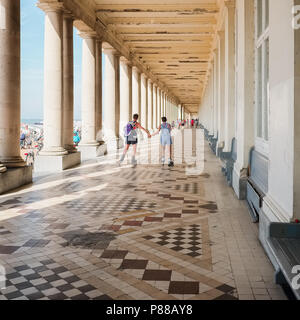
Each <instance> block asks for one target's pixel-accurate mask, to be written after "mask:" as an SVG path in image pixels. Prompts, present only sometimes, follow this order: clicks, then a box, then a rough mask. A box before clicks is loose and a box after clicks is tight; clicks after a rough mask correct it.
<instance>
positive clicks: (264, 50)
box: [254, 0, 270, 157]
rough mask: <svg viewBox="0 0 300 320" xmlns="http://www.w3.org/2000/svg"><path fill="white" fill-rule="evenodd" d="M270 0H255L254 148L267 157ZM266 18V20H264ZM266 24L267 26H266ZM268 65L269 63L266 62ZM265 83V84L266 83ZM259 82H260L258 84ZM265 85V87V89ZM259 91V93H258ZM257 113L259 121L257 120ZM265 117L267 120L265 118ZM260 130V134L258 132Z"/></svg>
mask: <svg viewBox="0 0 300 320" xmlns="http://www.w3.org/2000/svg"><path fill="white" fill-rule="evenodd" d="M258 1H262V12H261V19H262V20H261V30H262V31H261V34H260V35H258V27H259V26H258V13H259V12H258V7H259V6H258ZM267 1H269V5H268V8H269V6H270V0H255V40H254V41H255V148H256V150H257V151H258V152H260V153H262V154H264V155H265V156H267V157H268V155H269V128H270V126H269V117H270V95H269V68H267V70H268V79H267V80H266V77H267V73H266V62H267V61H266V58H267V57H268V56H269V50H270V47H269V46H267V44H269V39H270V25H269V21H270V19H269V13H268V15H266V8H267V6H266V4H267ZM266 17H268V19H266ZM267 22H268V25H267ZM260 49H261V57H260V58H261V61H259V50H260ZM260 62H261V74H258V66H259V63H260ZM268 64H269V61H268ZM266 81H267V82H266ZM259 82H261V83H260V84H259ZM266 85H267V87H266ZM259 90H261V92H260V93H259ZM259 95H260V99H259V100H261V101H260V104H261V105H260V106H259V105H258V97H259ZM259 111H260V113H261V115H260V116H261V119H260V121H258V120H259V114H258V113H259ZM266 117H267V118H266ZM260 130H261V134H260V132H259V131H260Z"/></svg>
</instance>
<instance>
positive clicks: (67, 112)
mask: <svg viewBox="0 0 300 320" xmlns="http://www.w3.org/2000/svg"><path fill="white" fill-rule="evenodd" d="M73 20H74V18H73V17H72V15H71V14H67V13H64V16H63V146H64V148H65V149H66V150H67V151H68V152H77V150H76V148H74V146H73V131H74V71H73V70H74V58H73Z"/></svg>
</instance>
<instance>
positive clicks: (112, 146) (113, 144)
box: [105, 138, 124, 154]
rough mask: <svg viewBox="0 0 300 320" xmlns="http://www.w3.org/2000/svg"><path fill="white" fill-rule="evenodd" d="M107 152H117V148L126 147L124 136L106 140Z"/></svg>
mask: <svg viewBox="0 0 300 320" xmlns="http://www.w3.org/2000/svg"><path fill="white" fill-rule="evenodd" d="M105 143H106V145H107V153H108V154H110V153H115V152H116V151H117V150H119V149H122V148H124V141H123V139H122V138H113V139H109V140H107V141H106V142H105Z"/></svg>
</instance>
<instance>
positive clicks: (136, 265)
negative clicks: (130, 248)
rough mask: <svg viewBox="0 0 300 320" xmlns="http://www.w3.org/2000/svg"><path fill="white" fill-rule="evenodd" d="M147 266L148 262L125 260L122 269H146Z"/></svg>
mask: <svg viewBox="0 0 300 320" xmlns="http://www.w3.org/2000/svg"><path fill="white" fill-rule="evenodd" d="M147 264H148V260H131V259H124V260H123V262H122V264H121V266H120V269H145V268H146V266H147Z"/></svg>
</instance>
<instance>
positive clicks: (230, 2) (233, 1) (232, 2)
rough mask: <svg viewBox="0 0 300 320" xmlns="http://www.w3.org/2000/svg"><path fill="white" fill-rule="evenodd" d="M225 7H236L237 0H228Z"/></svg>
mask: <svg viewBox="0 0 300 320" xmlns="http://www.w3.org/2000/svg"><path fill="white" fill-rule="evenodd" d="M224 5H225V7H227V8H235V6H236V0H226V1H225V2H224Z"/></svg>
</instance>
